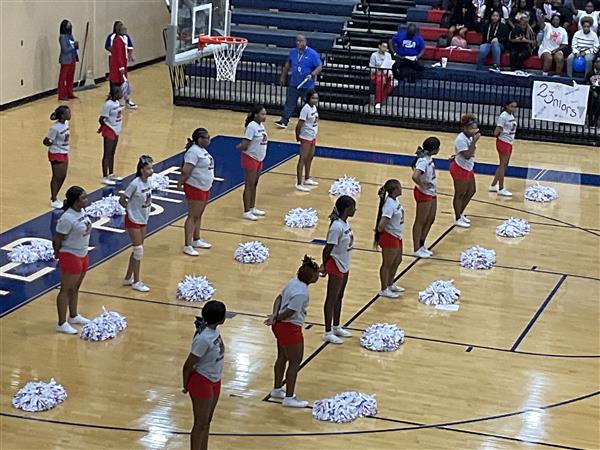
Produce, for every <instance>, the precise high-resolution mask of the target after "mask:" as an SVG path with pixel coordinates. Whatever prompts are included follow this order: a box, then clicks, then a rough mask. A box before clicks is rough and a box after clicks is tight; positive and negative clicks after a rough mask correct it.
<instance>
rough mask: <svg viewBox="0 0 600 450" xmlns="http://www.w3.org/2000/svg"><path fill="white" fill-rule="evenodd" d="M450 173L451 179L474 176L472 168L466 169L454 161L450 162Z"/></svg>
mask: <svg viewBox="0 0 600 450" xmlns="http://www.w3.org/2000/svg"><path fill="white" fill-rule="evenodd" d="M450 175H451V176H452V179H453V180H471V179H473V178H475V174H474V173H473V171H472V170H466V169H463V168H462V167H460V166H459V165H458V164H456V161H452V162H451V163H450Z"/></svg>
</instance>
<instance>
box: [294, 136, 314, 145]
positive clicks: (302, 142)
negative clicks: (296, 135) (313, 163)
mask: <svg viewBox="0 0 600 450" xmlns="http://www.w3.org/2000/svg"><path fill="white" fill-rule="evenodd" d="M298 142H300V143H301V144H310V145H317V139H316V138H315V139H312V140H310V141H309V140H308V139H302V138H300V140H299V141H298Z"/></svg>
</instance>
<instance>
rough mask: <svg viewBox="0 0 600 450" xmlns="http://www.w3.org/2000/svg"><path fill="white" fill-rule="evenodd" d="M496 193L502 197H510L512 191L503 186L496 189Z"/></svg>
mask: <svg viewBox="0 0 600 450" xmlns="http://www.w3.org/2000/svg"><path fill="white" fill-rule="evenodd" d="M498 195H501V196H502V197H512V192H510V191H509V190H508V189H506V188H504V189H500V190H499V191H498Z"/></svg>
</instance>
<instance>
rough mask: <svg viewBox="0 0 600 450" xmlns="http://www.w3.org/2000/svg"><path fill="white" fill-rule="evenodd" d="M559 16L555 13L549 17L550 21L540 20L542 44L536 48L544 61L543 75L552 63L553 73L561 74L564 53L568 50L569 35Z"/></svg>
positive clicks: (548, 70)
mask: <svg viewBox="0 0 600 450" xmlns="http://www.w3.org/2000/svg"><path fill="white" fill-rule="evenodd" d="M561 20H562V19H561V16H560V15H558V14H555V15H553V16H552V19H550V23H546V22H544V21H540V30H541V31H542V32H543V34H544V38H543V40H542V45H540V49H539V50H538V55H539V57H540V58H542V62H543V63H544V67H543V69H542V70H543V72H544V75H546V76H547V75H548V72H550V69H551V68H552V63H553V62H554V64H555V65H556V67H555V72H554V73H555V75H558V76H560V75H561V74H562V69H563V65H564V64H565V55H566V54H567V52H568V51H569V47H568V46H569V36H568V35H567V30H565V29H564V28H563V27H562V26H561Z"/></svg>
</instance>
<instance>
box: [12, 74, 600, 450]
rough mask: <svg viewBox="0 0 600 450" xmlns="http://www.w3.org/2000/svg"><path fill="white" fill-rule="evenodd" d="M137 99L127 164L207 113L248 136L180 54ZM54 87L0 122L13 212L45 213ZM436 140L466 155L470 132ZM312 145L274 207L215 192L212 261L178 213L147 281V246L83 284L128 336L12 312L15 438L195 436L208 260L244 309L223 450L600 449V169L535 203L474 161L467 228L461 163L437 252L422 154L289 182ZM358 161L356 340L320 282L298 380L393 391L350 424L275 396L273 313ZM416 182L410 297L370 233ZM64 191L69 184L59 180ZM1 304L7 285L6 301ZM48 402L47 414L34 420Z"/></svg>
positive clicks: (28, 445)
mask: <svg viewBox="0 0 600 450" xmlns="http://www.w3.org/2000/svg"><path fill="white" fill-rule="evenodd" d="M131 82H132V86H133V88H134V89H135V91H134V93H135V95H134V99H135V100H136V102H138V103H139V105H140V108H139V110H137V111H128V112H126V114H125V120H124V133H123V135H122V140H121V142H120V144H119V150H118V153H117V171H118V172H119V173H122V174H128V173H131V172H133V171H134V168H135V163H136V161H137V157H138V156H139V155H140V154H142V153H150V154H152V155H153V156H154V158H155V160H157V161H158V160H162V159H165V158H167V157H169V156H171V155H173V154H175V153H177V152H179V151H180V150H181V148H182V146H183V144H184V143H185V138H186V136H188V135H189V134H190V132H191V130H192V129H193V128H195V127H197V126H204V127H206V128H208V129H209V130H210V132H211V134H212V135H228V136H239V135H241V133H242V125H243V119H244V117H243V114H238V113H233V112H229V111H211V110H200V109H193V108H180V107H174V106H173V105H171V103H170V98H171V97H170V87H169V84H168V75H167V69H166V68H165V67H164V66H162V65H156V66H152V67H149V68H146V69H142V70H139V71H135V72H133V73H132V74H131ZM105 90H106V86H104V85H103V86H101V87H100V88H99V89H96V90H92V91H88V92H83V93H80V94H79V95H80V99H79V100H75V101H73V102H72V110H73V119H72V121H71V131H72V136H73V139H72V151H71V165H70V169H69V177H68V180H67V182H66V185H67V186H68V185H72V184H80V185H82V186H84V187H86V188H87V189H88V190H89V191H93V190H96V189H98V188H99V187H100V184H99V182H100V177H99V170H100V158H101V141H100V138H99V137H98V135H96V134H95V129H96V123H97V116H98V112H99V110H100V108H101V106H102V102H103V96H104V94H105ZM56 105H57V102H56V100H55V99H54V98H52V99H45V100H41V101H37V102H33V103H31V104H28V105H25V106H22V107H19V108H16V109H13V110H9V111H7V112H3V113H1V115H0V118H1V132H2V138H1V139H2V141H1V145H2V149H1V153H0V157H1V169H0V170H1V183H2V184H1V192H0V202H1V210H0V213H1V221H2V223H1V230H2V232H5V231H6V230H8V229H9V228H12V227H14V226H16V225H18V224H20V223H22V222H24V221H26V220H29V219H31V218H33V217H35V216H38V215H40V214H43V213H45V212H47V210H48V207H47V202H48V194H47V192H48V181H49V168H48V167H47V166H48V163H47V162H46V157H45V150H44V148H43V147H42V145H41V140H42V138H43V136H44V134H45V132H46V130H47V128H48V127H49V125H50V121H49V119H48V116H49V115H50V112H51V111H52V110H53V109H54V107H55V106H56ZM274 119H276V118H275V117H270V118H269V119H268V123H267V129H268V131H269V134H270V140H271V141H284V142H293V131H292V129H291V127H290V129H288V130H286V131H280V130H276V129H275V127H274V126H273V124H272V122H273V120H274ZM428 135H430V133H426V132H422V131H412V130H402V129H395V128H386V127H375V126H365V125H355V124H347V123H335V122H328V121H321V126H320V134H319V143H320V144H322V145H326V146H331V147H338V148H354V149H361V150H369V151H376V152H387V153H398V154H409V155H410V154H412V153H413V152H414V149H415V147H416V145H417V144H419V143H420V142H421V141H422V140H423V139H424V138H425V137H427V136H428ZM437 135H438V136H439V137H440V138H441V139H442V141H443V148H442V151H441V152H440V155H439V156H440V157H447V156H449V155H450V154H451V151H452V146H451V144H452V140H453V137H454V136H453V135H449V134H443V133H439V134H437ZM477 160H478V161H479V162H489V163H495V162H496V153H495V150H494V146H493V140H492V139H490V138H483V139H482V143H481V145H480V148H479V149H478V154H477ZM512 163H513V164H514V165H515V166H521V167H530V168H532V169H533V168H537V169H540V168H541V169H556V170H562V171H568V172H575V173H582V172H584V173H590V174H596V175H598V174H600V158H599V157H598V149H596V148H585V147H576V146H566V145H553V144H548V143H536V142H525V141H517V143H516V145H515V152H514V157H513V161H512ZM294 172H295V160H294V159H292V160H289V161H287V162H284V163H283V164H281V165H279V166H278V167H276V168H275V169H273V170H271V171H269V172H267V173H266V174H265V175H264V177H263V178H262V179H261V183H260V185H259V201H258V205H259V206H260V207H261V208H264V209H266V210H267V212H268V216H267V217H266V218H265V219H264V220H262V221H261V222H258V223H249V222H244V221H242V220H241V219H240V218H239V215H240V212H241V211H240V210H241V192H240V189H236V190H235V191H233V192H230V193H229V194H227V195H225V196H223V197H221V198H219V199H217V200H215V201H214V202H212V203H211V204H210V205H209V207H208V208H207V211H206V214H205V219H204V221H203V228H204V229H205V231H204V232H203V236H204V237H205V238H206V240H208V241H209V242H211V243H213V245H214V247H213V249H212V250H210V251H208V252H202V254H201V256H200V257H198V258H190V257H186V256H184V255H183V254H182V253H181V251H180V245H181V242H182V234H183V231H182V224H183V221H182V220H179V221H177V222H175V223H172V224H171V225H169V226H167V227H166V228H164V229H163V230H161V231H159V232H157V233H156V234H154V235H152V236H151V237H149V238H148V240H147V241H146V244H145V255H144V260H143V267H142V271H143V279H144V281H145V282H146V283H147V284H148V285H149V286H150V287H151V288H152V290H151V291H150V292H149V293H147V294H141V293H137V292H135V291H132V290H130V289H129V288H124V287H121V286H120V281H121V277H122V275H123V272H124V270H125V268H126V264H127V258H128V256H129V252H128V251H125V252H122V253H120V254H119V255H117V256H115V257H113V258H111V259H109V260H108V261H106V262H104V263H102V264H100V265H98V266H96V267H95V268H93V269H92V270H90V272H89V273H88V275H87V278H86V280H85V282H84V285H83V287H82V293H81V294H80V309H81V312H82V313H84V314H86V315H88V316H95V315H96V314H98V313H99V311H100V309H101V307H102V306H106V307H107V308H109V309H113V310H116V311H118V312H120V313H121V314H123V315H124V316H126V317H127V319H128V323H129V327H128V328H127V330H126V331H125V333H123V334H122V335H120V336H118V337H117V338H116V339H114V340H112V341H108V342H104V343H88V342H84V341H81V340H80V339H78V338H77V337H72V336H65V335H58V334H56V333H54V331H53V326H54V321H55V306H54V302H55V296H56V290H52V291H50V292H48V293H46V294H44V295H42V296H41V297H40V298H38V299H36V300H35V301H32V302H31V303H28V304H26V305H24V306H23V307H21V308H20V309H17V310H16V311H14V312H12V313H10V314H7V315H5V316H4V317H2V318H1V319H0V331H1V337H2V342H1V347H0V351H1V355H0V356H1V362H0V377H1V384H0V386H1V395H0V421H1V425H0V434H1V437H0V448H1V449H3V450H4V449H7V450H8V449H19V450H20V449H64V448H72V449H79V448H86V449H137V448H148V449H162V448H168V449H182V448H187V447H188V436H187V431H188V430H189V428H190V427H191V407H190V404H189V403H190V402H189V399H188V398H187V397H186V396H185V395H183V394H181V393H180V384H181V381H180V378H181V375H180V371H181V365H182V363H183V361H184V359H185V357H186V355H187V353H188V352H189V346H190V342H191V336H192V334H193V319H194V316H195V315H196V314H198V313H199V309H198V308H197V306H198V305H190V304H185V303H182V302H179V301H177V300H176V299H175V295H174V293H175V286H176V284H177V282H178V281H180V280H181V279H182V278H183V276H184V275H186V274H192V273H194V274H202V275H206V276H207V277H208V279H209V280H211V281H212V282H213V284H214V285H215V287H216V288H217V293H216V295H215V298H218V299H220V300H223V301H224V302H225V303H226V304H227V307H228V309H229V310H230V311H232V312H234V313H235V317H233V318H231V319H229V320H228V321H227V322H226V323H225V325H224V326H223V327H222V334H223V337H224V339H225V343H226V349H227V353H226V364H225V371H224V374H223V391H222V395H221V400H220V402H219V406H218V408H217V411H216V414H215V418H214V422H213V427H212V432H213V436H212V437H211V442H210V447H211V448H213V449H257V450H258V449H280V448H289V449H315V448H330V449H359V448H360V449H362V448H368V449H399V448H406V449H466V448H469V449H475V448H476V449H504V448H544V447H549V448H585V449H598V448H600V435H599V425H598V424H599V423H600V407H599V406H600V405H599V400H600V395H599V394H600V391H599V380H600V365H599V359H598V358H599V357H600V335H599V325H600V315H599V314H600V307H599V300H600V273H599V272H600V270H599V269H600V261H599V255H600V240H599V239H600V195H599V194H600V191H599V188H598V187H596V186H580V185H577V184H565V183H552V182H544V181H542V182H543V183H544V184H549V185H552V186H554V187H556V188H557V190H558V192H559V196H560V198H559V199H558V200H556V201H555V202H553V203H551V204H547V205H539V204H532V203H530V202H525V201H524V200H523V190H524V189H525V187H526V183H527V180H525V179H517V178H511V179H508V180H507V186H508V188H509V189H510V190H511V191H513V193H514V194H515V196H514V197H513V199H510V200H504V199H498V198H496V196H495V195H492V194H489V193H488V192H487V186H488V184H489V182H490V181H491V178H490V177H489V176H483V175H478V176H477V187H478V193H477V194H476V197H475V199H474V201H473V202H472V204H471V205H470V206H469V209H468V213H469V215H470V216H471V218H472V221H473V224H472V227H471V228H470V229H469V230H462V229H456V228H453V227H452V220H451V219H452V215H451V193H452V188H451V179H450V176H449V174H448V173H447V172H445V171H439V172H438V180H439V191H440V196H439V206H438V216H437V220H436V222H435V224H434V226H433V229H432V231H431V234H430V239H429V242H430V243H431V244H430V245H432V249H433V250H434V252H435V257H434V258H432V259H431V260H419V261H416V260H415V259H414V258H413V257H411V256H409V253H410V250H411V246H412V241H411V237H410V234H411V233H410V228H411V226H412V221H413V219H414V201H413V199H412V193H411V191H410V189H411V188H412V183H411V182H410V172H411V171H410V169H409V168H408V167H403V166H392V165H384V164H374V163H364V162H357V161H352V160H345V159H337V160H335V161H332V160H329V159H326V158H317V159H316V160H315V163H314V173H315V175H316V177H317V179H319V180H320V181H321V185H320V186H319V187H318V188H317V189H316V190H313V192H312V193H311V194H308V195H306V194H302V193H298V192H296V191H294V190H293V185H294V175H293V174H294ZM344 174H348V175H351V176H356V177H357V178H358V179H359V180H360V181H361V183H362V187H363V192H362V193H361V195H360V198H359V200H358V212H357V214H356V216H355V217H354V218H353V219H352V221H351V224H352V227H353V229H354V234H355V237H356V244H355V245H356V250H355V253H354V260H353V266H352V271H351V275H350V281H349V285H348V289H347V294H346V298H345V299H344V309H343V322H347V323H348V326H349V327H350V328H351V329H353V330H355V337H354V338H352V339H348V340H347V341H346V342H345V343H344V345H342V346H338V347H333V346H331V345H328V346H323V345H322V341H321V334H322V331H323V327H322V325H321V324H322V312H321V311H322V301H323V298H324V295H325V285H326V283H325V282H323V281H320V282H319V283H317V284H316V285H315V286H313V287H311V307H310V308H309V315H308V320H309V321H310V325H309V329H307V330H305V338H306V350H305V358H306V359H305V361H304V363H303V368H302V370H301V372H300V375H299V381H298V387H297V392H298V396H299V397H300V398H302V399H306V400H309V401H310V402H312V401H314V400H317V399H320V398H324V397H327V396H331V395H333V394H335V393H338V392H341V391H345V390H357V391H362V392H367V393H371V394H375V395H376V397H377V401H378V406H379V413H378V415H377V417H376V418H368V419H359V420H357V421H355V422H354V423H351V424H346V425H338V424H329V423H323V422H318V421H316V420H314V419H312V417H311V414H310V410H308V409H306V410H290V409H283V408H282V407H281V406H280V405H278V404H277V403H275V402H272V401H263V398H264V397H265V395H266V394H267V393H268V391H269V390H270V388H271V383H272V363H273V360H274V350H275V341H274V338H273V337H272V335H271V332H270V330H269V329H268V328H267V327H265V326H263V325H262V320H263V316H264V315H266V314H267V313H268V312H269V311H270V308H271V304H272V301H273V299H274V297H275V296H276V295H277V294H278V292H279V290H280V289H281V287H282V286H283V285H284V284H285V282H286V281H287V280H288V279H289V278H290V277H291V276H293V275H294V273H295V270H296V268H297V266H298V265H299V262H300V260H301V257H302V255H304V254H305V253H308V254H311V255H313V256H316V257H320V253H321V250H322V247H321V246H320V245H318V243H312V240H313V239H323V238H324V236H325V233H326V230H327V220H326V215H327V213H328V212H329V210H330V209H331V199H330V198H329V196H328V195H327V189H328V187H329V184H330V183H331V180H332V179H335V178H337V177H339V176H342V175H344ZM391 177H394V178H398V179H400V180H401V181H402V183H403V185H404V186H405V188H406V190H405V192H404V195H403V197H402V199H401V200H402V204H403V205H404V207H405V209H406V216H407V224H406V237H405V254H406V255H405V258H404V261H403V263H402V266H401V268H400V270H401V272H402V276H401V277H400V279H399V284H401V285H402V286H404V287H405V288H406V292H405V293H404V294H403V295H402V297H401V298H400V299H398V300H390V299H383V298H378V297H376V293H377V291H378V269H379V263H380V256H379V254H378V253H377V252H375V251H373V250H372V246H371V239H372V232H371V230H372V228H373V223H374V220H375V211H376V206H377V195H376V191H377V188H378V186H379V185H380V184H381V183H383V182H384V181H385V180H386V179H388V178H391ZM63 192H64V191H63ZM296 206H303V207H314V208H316V209H317V210H318V211H319V214H320V218H321V220H320V222H319V224H318V226H317V227H316V228H315V229H311V230H302V231H299V230H295V231H294V230H290V229H286V228H285V227H284V226H283V225H282V223H281V218H282V217H283V215H284V214H285V212H286V211H287V210H288V209H289V208H291V207H296ZM510 216H516V217H522V218H525V219H527V220H529V221H530V222H531V225H532V229H531V233H530V235H529V236H527V237H525V238H522V239H515V240H514V242H513V241H508V242H507V240H505V239H503V240H501V239H499V238H497V237H496V236H495V233H494V230H495V227H496V226H497V225H498V224H499V223H500V222H501V221H502V220H504V219H506V218H508V217H510ZM252 239H259V240H261V241H262V242H263V243H265V244H266V245H267V246H268V247H269V248H270V250H271V256H270V258H269V260H268V261H267V262H266V263H265V264H262V265H258V266H243V265H240V264H237V263H235V261H233V259H232V253H233V250H234V248H235V247H236V245H237V244H238V243H239V242H244V241H247V240H252ZM476 244H479V245H482V246H484V247H487V248H493V249H494V250H496V252H497V266H496V267H495V268H493V269H492V270H491V271H485V272H483V273H479V272H475V271H470V270H465V269H462V268H461V267H460V266H459V264H458V261H457V260H458V258H459V255H460V252H461V251H462V250H464V249H466V248H468V247H471V246H473V245H476ZM436 279H454V280H455V283H456V285H457V287H458V288H459V289H461V291H462V296H461V300H460V309H459V311H457V312H440V311H436V310H435V309H432V308H431V307H427V306H425V305H421V304H419V303H418V301H417V292H418V291H419V290H422V289H424V288H425V287H426V286H427V285H428V284H429V283H430V282H431V281H433V280H436ZM0 301H1V297H0ZM383 321H387V322H390V323H396V324H398V326H400V327H401V328H403V329H404V330H405V331H406V334H407V339H406V342H405V344H404V345H403V346H402V347H401V348H400V349H399V350H398V351H396V352H393V353H390V354H377V353H372V352H369V351H366V350H364V349H362V348H361V347H360V346H359V344H358V335H359V334H360V330H362V329H364V328H366V327H368V326H369V325H371V324H372V323H374V322H383ZM50 377H54V378H56V380H57V381H58V382H60V383H61V384H63V385H64V386H65V388H66V390H67V393H68V395H69V397H68V399H67V400H66V402H65V403H64V404H62V405H60V406H58V407H57V408H55V409H54V410H52V411H49V412H45V413H37V414H29V413H25V412H23V411H20V410H16V409H14V408H12V406H11V403H10V401H11V398H12V396H13V395H14V393H15V392H16V391H17V390H18V389H19V388H20V387H22V385H23V384H24V383H26V382H27V381H30V380H33V379H44V380H47V379H49V378H50ZM30 419H31V420H30Z"/></svg>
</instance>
